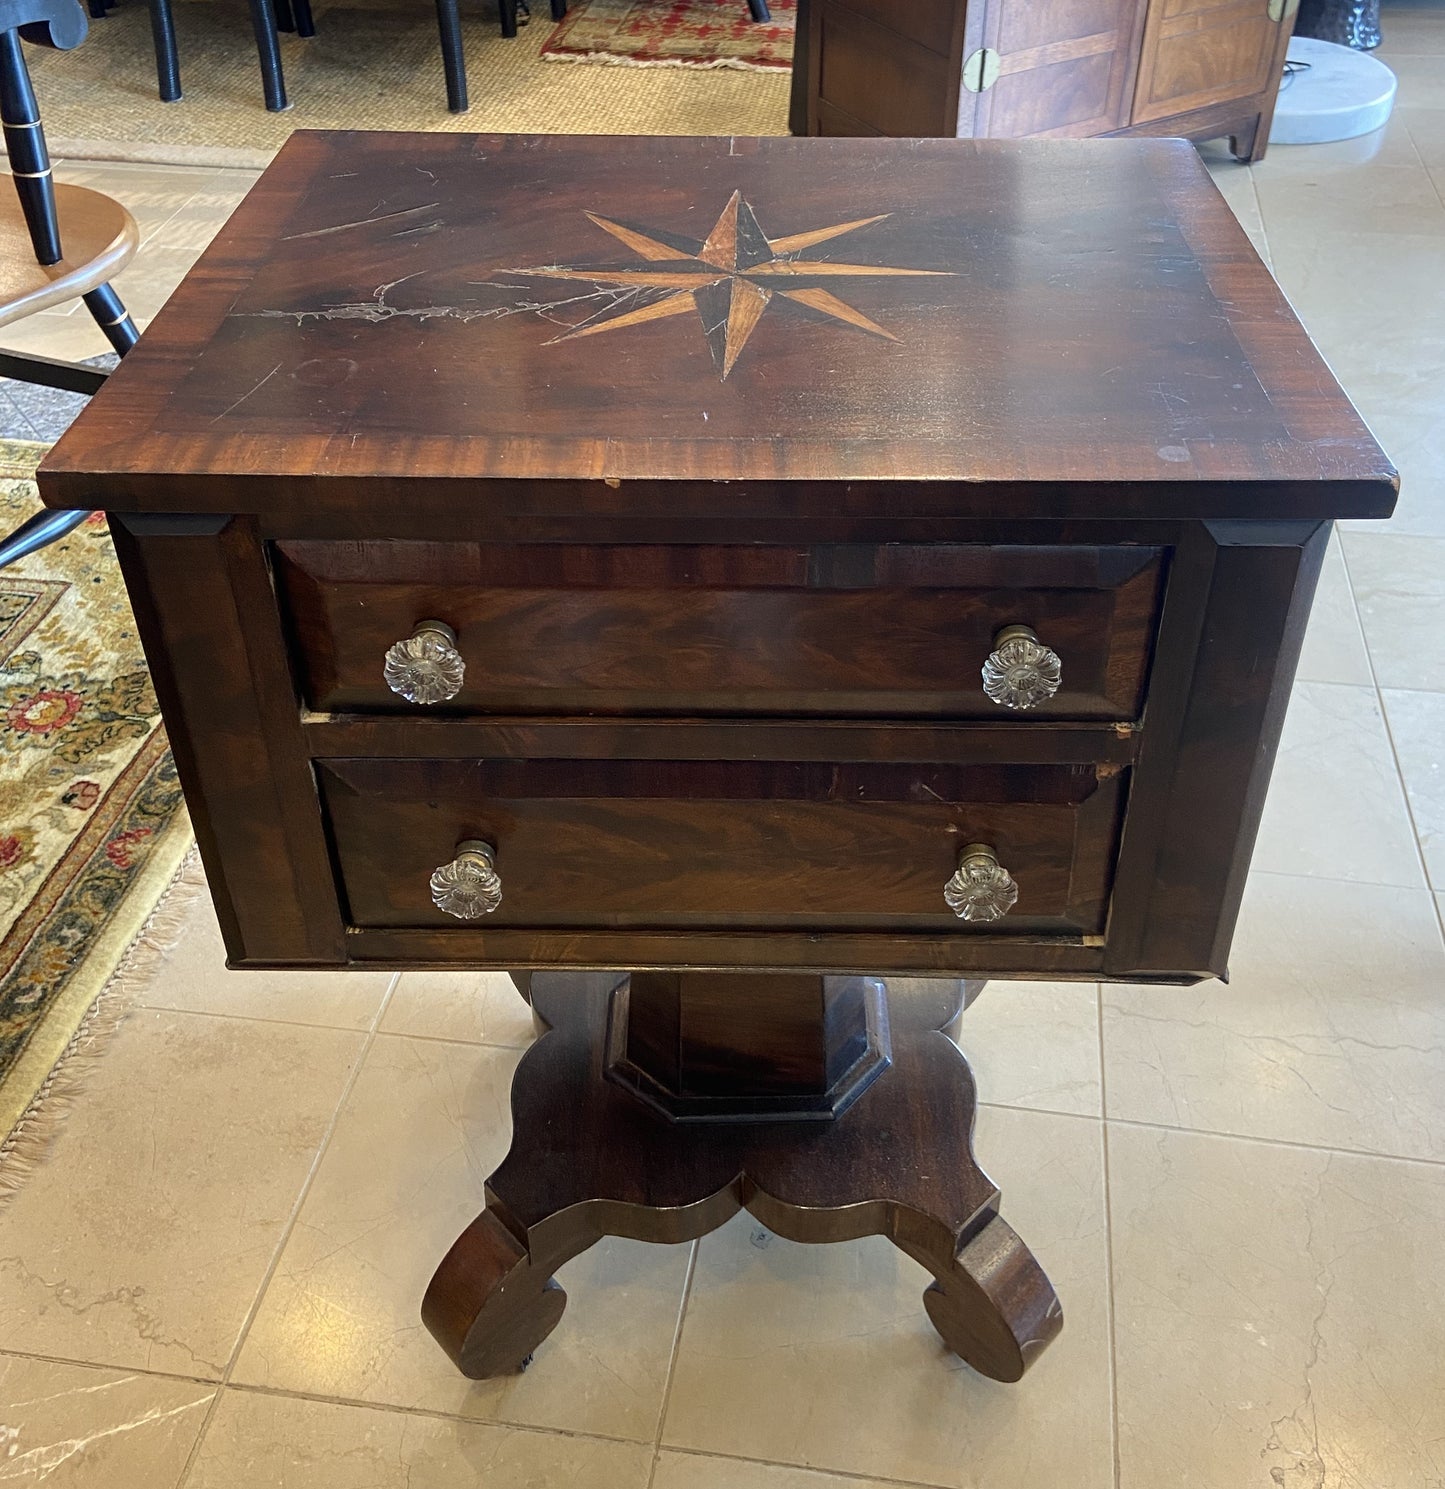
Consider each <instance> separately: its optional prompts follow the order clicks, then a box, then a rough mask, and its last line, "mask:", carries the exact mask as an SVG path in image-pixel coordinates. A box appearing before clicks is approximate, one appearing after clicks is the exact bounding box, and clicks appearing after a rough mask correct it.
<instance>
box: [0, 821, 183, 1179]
mask: <svg viewBox="0 0 1445 1489" xmlns="http://www.w3.org/2000/svg"><path fill="white" fill-rule="evenodd" d="M205 888H206V876H205V872H204V870H203V869H202V868H201V858H200V854H199V853H198V852H197V851H196V846H195V844H194V843H192V844H191V846H190V848H189V849H188V850H187V852H186V856H185V857H184V858H183V859H182V860H181V862H180V867H179V868H177V869H176V872H175V874H174V875H173V876H172V877H171V881H170V883H169V884H167V885H166V888H165V891H164V893H163V894H162V895H161V897H160V899H159V900H158V901H157V902H156V907H155V909H154V910H152V911H151V913H150V915H149V916H148V917H147V919H146V922H145V924H144V925H143V926H142V927H141V928H140V930H139V931H138V932H137V934H136V938H135V940H134V941H132V942H131V943H130V945H129V946H128V947H127V948H126V951H125V955H124V956H123V957H121V959H120V962H119V964H118V965H117V967H116V969H115V971H114V972H112V973H111V975H110V978H109V979H108V981H107V982H106V984H105V986H104V987H103V988H102V989H101V990H100V992H99V993H98V994H97V995H96V999H95V1002H93V1003H92V1004H91V1005H90V1007H89V1009H88V1010H87V1011H86V1014H85V1017H84V1018H83V1019H82V1020H81V1021H80V1026H79V1028H77V1029H76V1031H75V1033H74V1034H73V1035H72V1036H71V1040H70V1043H69V1044H67V1045H66V1047H65V1049H64V1051H63V1052H62V1053H61V1056H60V1058H59V1059H58V1060H57V1061H56V1062H55V1064H54V1065H53V1066H52V1067H51V1070H50V1074H49V1075H47V1076H46V1077H45V1080H44V1082H43V1084H42V1085H41V1087H40V1089H39V1090H38V1091H37V1092H36V1093H35V1095H34V1097H33V1098H32V1099H31V1102H30V1105H29V1106H28V1107H26V1108H25V1111H24V1112H23V1113H22V1114H21V1117H20V1120H19V1121H18V1122H17V1123H16V1124H15V1126H14V1127H13V1128H12V1129H11V1130H10V1134H9V1136H8V1137H6V1138H4V1139H3V1140H0V1205H3V1204H4V1203H5V1201H6V1200H7V1199H9V1198H10V1196H11V1195H13V1194H17V1193H19V1191H20V1190H21V1189H22V1188H24V1186H25V1182H26V1180H27V1179H29V1177H30V1176H31V1174H33V1173H34V1172H35V1170H36V1169H37V1168H38V1167H39V1166H40V1164H41V1163H42V1161H43V1160H44V1158H45V1155H46V1154H47V1153H48V1152H49V1150H50V1146H51V1144H52V1143H53V1142H54V1141H55V1138H56V1135H57V1134H58V1133H59V1131H60V1129H61V1128H62V1127H63V1126H64V1125H65V1120H66V1118H67V1117H68V1116H69V1115H70V1113H71V1111H72V1110H74V1108H75V1105H76V1103H77V1101H78V1100H79V1098H80V1095H81V1092H82V1089H83V1087H84V1085H85V1076H86V1075H87V1073H88V1072H89V1071H90V1069H91V1067H92V1066H93V1065H95V1064H96V1063H97V1062H98V1061H99V1060H100V1059H101V1057H102V1056H103V1055H104V1054H105V1051H106V1047H107V1045H108V1044H109V1042H110V1039H111V1037H112V1036H113V1035H114V1034H115V1031H116V1030H117V1029H118V1028H120V1026H121V1025H122V1024H123V1023H124V1022H125V1020H126V1017H127V1016H128V1015H129V1014H130V1012H131V1009H132V1007H133V1006H134V1000H135V998H136V996H137V995H138V994H139V992H140V991H141V990H142V989H144V988H145V986H146V985H147V984H148V982H149V981H150V979H151V977H152V976H153V975H154V974H155V971H156V968H157V967H158V966H159V964H160V962H161V961H162V960H163V959H164V957H165V956H166V954H167V953H168V952H169V951H171V950H172V949H173V948H174V946H175V945H176V943H177V942H178V941H179V940H180V935H181V930H182V928H183V927H184V925H185V920H186V914H187V912H188V911H189V910H190V908H191V906H192V905H193V904H194V903H195V901H196V899H197V898H198V896H199V895H200V894H201V892H202V890H204V889H205Z"/></svg>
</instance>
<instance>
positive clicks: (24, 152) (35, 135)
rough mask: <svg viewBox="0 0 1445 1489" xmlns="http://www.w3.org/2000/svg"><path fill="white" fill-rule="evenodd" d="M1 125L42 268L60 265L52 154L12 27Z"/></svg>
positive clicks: (0, 67) (4, 40) (2, 62)
mask: <svg viewBox="0 0 1445 1489" xmlns="http://www.w3.org/2000/svg"><path fill="white" fill-rule="evenodd" d="M0 121H3V127H4V133H5V150H6V153H7V154H8V155H9V157H10V171H11V174H12V175H13V177H14V180H15V194H16V195H17V196H18V197H19V198H20V210H21V211H22V212H23V213H24V214H25V226H26V227H27V228H28V229H29V230H30V243H31V246H32V247H33V248H34V249H35V257H36V260H37V261H38V262H39V263H42V264H58V263H59V262H60V226H59V224H58V223H57V222H56V220H55V183H54V181H53V180H52V179H51V176H50V152H49V151H48V150H47V149H46V148H45V131H44V130H42V129H41V127H40V110H39V109H38V108H37V107H36V103H35V90H34V88H32V87H31V86H30V73H29V71H28V70H27V69H26V66H25V58H24V57H23V56H22V55H21V53H20V33H19V31H17V30H16V29H15V28H14V27H13V26H12V27H11V28H10V29H9V30H8V31H0Z"/></svg>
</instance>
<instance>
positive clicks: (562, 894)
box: [317, 759, 1127, 961]
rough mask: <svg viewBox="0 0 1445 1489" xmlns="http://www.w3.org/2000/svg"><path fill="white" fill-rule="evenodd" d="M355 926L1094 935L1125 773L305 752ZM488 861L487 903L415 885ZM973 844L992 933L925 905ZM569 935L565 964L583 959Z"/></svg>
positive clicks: (941, 906)
mask: <svg viewBox="0 0 1445 1489" xmlns="http://www.w3.org/2000/svg"><path fill="white" fill-rule="evenodd" d="M317 774H318V781H319V785H320V790H321V795H322V799H323V801H324V804H325V810H326V813H327V817H328V820H329V824H330V829H331V833H332V839H333V842H334V844H335V849H336V856H337V859H338V862H339V865H340V872H341V879H342V888H343V892H344V898H345V901H346V905H347V913H348V916H349V920H350V923H351V924H352V925H353V926H356V927H358V928H363V929H364V928H384V927H419V928H441V927H447V928H457V927H461V926H468V927H470V928H472V929H482V930H490V929H493V928H495V929H498V930H501V929H504V928H539V929H541V928H553V929H564V930H577V931H585V930H588V929H599V930H601V929H611V930H623V929H633V930H642V929H667V928H692V929H699V930H702V929H707V928H725V929H734V930H745V929H750V928H751V929H756V930H766V929H778V928H785V929H804V930H816V931H848V930H856V931H867V930H885V929H886V930H903V931H908V930H917V931H920V932H930V933H933V934H935V935H936V934H937V933H938V932H940V931H947V932H956V933H957V934H958V935H960V936H976V935H995V934H1001V935H1018V934H1034V935H1038V934H1055V935H1067V936H1074V937H1077V936H1079V935H1092V934H1097V933H1098V932H1100V931H1102V929H1103V925H1104V917H1105V913H1106V905H1107V898H1108V892H1109V885H1110V879H1111V875H1112V864H1113V857H1114V852H1115V842H1116V838H1117V835H1118V825H1119V820H1120V814H1121V811H1122V804H1123V796H1124V783H1125V780H1126V779H1127V772H1126V771H1123V770H1121V769H1120V768H1119V767H1117V766H1095V765H1037V764H1035V765H979V766H974V765H964V766H958V765H954V766H917V765H894V764H889V765H871V764H848V765H830V764H825V763H816V762H803V763H799V762H771V763H769V762H763V763H758V762H746V761H744V762H715V761H688V760H676V761H666V760H664V761H657V760H649V761H632V760H534V761H524V760H386V759H367V760H357V759H331V760H323V761H318V762H317ZM468 840H481V841H483V842H485V843H487V844H488V845H490V847H491V848H492V849H493V850H494V851H495V855H496V870H497V872H498V874H499V875H500V878H501V884H502V903H501V906H500V908H499V909H497V910H496V911H495V913H493V914H488V915H485V916H482V917H480V918H479V919H477V920H475V921H466V922H464V921H460V920H457V919H455V918H453V917H452V916H449V915H448V914H446V913H445V912H443V911H442V910H439V909H437V908H436V906H435V905H434V904H433V903H432V899H431V892H430V887H429V885H430V879H431V875H432V873H433V871H434V870H436V869H437V868H439V867H441V866H442V865H445V864H447V863H448V862H450V861H451V860H452V859H453V858H454V857H455V856H456V853H457V849H458V845H459V844H461V843H462V842H464V841H468ZM973 843H984V844H987V845H988V846H990V847H991V848H992V849H993V850H994V851H995V853H996V854H997V856H998V859H999V862H1000V863H1001V864H1002V865H1003V866H1004V867H1005V868H1006V869H1007V870H1008V871H1009V873H1010V874H1011V875H1012V876H1013V878H1014V879H1015V881H1016V882H1017V885H1018V901H1017V904H1016V905H1015V906H1014V907H1013V909H1012V910H1011V911H1010V912H1009V913H1008V914H1007V915H1006V916H1005V917H1004V918H1003V919H1002V920H998V921H994V922H991V923H985V922H965V921H962V920H959V919H958V918H957V917H956V916H955V915H954V914H953V913H952V912H951V911H950V909H949V908H948V906H947V904H946V903H945V901H944V897H943V889H944V885H945V883H946V882H947V881H948V880H949V878H950V877H951V876H952V875H953V873H954V871H955V870H956V869H957V867H958V860H959V854H960V850H961V849H962V848H963V847H964V846H965V845H968V844H973ZM586 955H587V953H586V949H585V947H584V946H582V945H581V944H580V943H579V946H578V949H577V956H578V957H579V958H581V959H582V960H584V961H585V960H586Z"/></svg>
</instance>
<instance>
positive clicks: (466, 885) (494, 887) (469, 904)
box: [431, 838, 502, 920]
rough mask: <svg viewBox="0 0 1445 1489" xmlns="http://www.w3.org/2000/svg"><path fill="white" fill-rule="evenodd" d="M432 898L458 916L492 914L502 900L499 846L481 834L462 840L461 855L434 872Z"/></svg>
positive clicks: (466, 917)
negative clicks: (478, 836) (486, 841)
mask: <svg viewBox="0 0 1445 1489" xmlns="http://www.w3.org/2000/svg"><path fill="white" fill-rule="evenodd" d="M431 900H432V904H434V905H435V906H436V907H437V909H438V910H445V911H446V913H447V914H448V915H455V916H456V918H457V919H458V920H480V919H481V918H482V916H484V915H490V914H491V913H492V912H493V911H494V910H495V909H496V908H497V906H498V905H500V904H501V903H502V880H501V877H500V876H499V875H498V873H497V853H496V849H494V848H493V847H492V845H491V844H490V843H484V842H482V841H481V839H480V838H468V839H467V840H466V842H464V843H458V844H457V856H456V857H455V858H454V859H452V861H451V862H450V863H444V864H443V865H442V866H441V868H439V869H438V870H437V871H436V872H435V873H434V874H433V875H432V876H431Z"/></svg>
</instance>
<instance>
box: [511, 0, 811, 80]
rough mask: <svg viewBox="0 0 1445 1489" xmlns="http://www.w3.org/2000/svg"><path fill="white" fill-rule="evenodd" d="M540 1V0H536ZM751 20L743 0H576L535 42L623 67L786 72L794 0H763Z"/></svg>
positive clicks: (561, 54) (568, 55)
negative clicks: (759, 14) (762, 17)
mask: <svg viewBox="0 0 1445 1489" xmlns="http://www.w3.org/2000/svg"><path fill="white" fill-rule="evenodd" d="M536 3H537V5H538V7H539V9H540V7H541V6H542V5H543V4H544V0H536ZM768 8H769V10H771V12H772V17H773V18H772V20H771V21H754V20H753V19H752V16H751V15H750V14H749V12H748V7H747V4H746V0H579V3H578V4H575V5H574V6H573V7H572V9H571V11H570V12H569V13H568V15H567V18H566V19H565V20H563V21H560V22H559V23H558V25H557V28H556V30H555V31H553V33H552V34H551V36H550V37H548V39H547V42H546V44H545V45H544V46H543V48H542V57H543V59H544V60H545V61H547V62H612V63H616V64H619V65H621V66H624V67H737V68H743V69H749V70H755V71H759V72H771V71H778V72H786V71H788V69H789V68H790V67H791V66H792V61H793V37H794V33H795V30H796V25H797V18H798V17H797V0H770V4H769V7H768Z"/></svg>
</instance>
